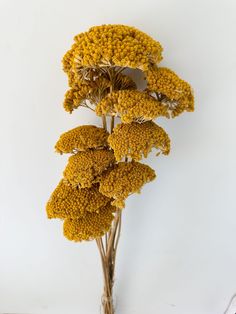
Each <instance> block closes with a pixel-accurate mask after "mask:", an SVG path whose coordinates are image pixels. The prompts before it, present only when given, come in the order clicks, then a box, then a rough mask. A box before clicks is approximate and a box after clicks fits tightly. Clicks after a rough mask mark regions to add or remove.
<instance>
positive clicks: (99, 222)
mask: <svg viewBox="0 0 236 314" xmlns="http://www.w3.org/2000/svg"><path fill="white" fill-rule="evenodd" d="M115 211H116V207H114V206H112V205H111V204H110V203H108V204H107V205H105V206H104V207H102V208H101V209H100V210H99V212H98V213H96V212H94V213H86V215H84V216H83V217H82V218H75V219H72V218H67V219H65V221H64V226H63V227H64V236H65V237H66V238H67V239H68V240H71V241H76V242H80V241H90V240H94V239H96V238H99V237H102V236H103V235H104V234H105V233H106V232H107V231H109V229H110V228H111V223H112V221H113V219H114V212H115Z"/></svg>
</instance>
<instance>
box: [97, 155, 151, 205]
mask: <svg viewBox="0 0 236 314" xmlns="http://www.w3.org/2000/svg"><path fill="white" fill-rule="evenodd" d="M155 177H156V175H155V171H154V170H153V169H152V168H150V167H149V166H147V165H144V164H141V163H139V162H136V161H132V162H127V163H126V162H120V163H118V164H117V165H115V166H114V168H113V169H110V170H107V171H106V172H104V173H103V175H102V178H101V181H100V187H99V191H100V192H101V193H102V194H104V195H106V196H107V197H110V198H114V201H113V202H112V203H111V204H112V205H114V206H117V207H118V208H123V207H124V206H125V203H124V200H125V199H126V198H127V197H128V196H129V195H130V194H132V193H139V192H140V190H141V188H142V186H143V185H144V184H145V183H148V182H150V181H152V180H154V179H155Z"/></svg>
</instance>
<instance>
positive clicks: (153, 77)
mask: <svg viewBox="0 0 236 314" xmlns="http://www.w3.org/2000/svg"><path fill="white" fill-rule="evenodd" d="M146 78H147V87H148V89H149V90H150V91H151V92H156V93H157V94H158V96H159V97H160V99H161V102H162V103H163V105H165V106H166V108H168V111H169V113H170V116H171V117H176V116H178V115H179V114H181V113H182V112H183V111H193V110H194V96H193V92H192V88H191V86H190V85H189V84H188V83H187V82H185V81H184V80H182V79H181V78H179V77H178V75H177V74H176V73H175V72H173V71H172V70H170V69H168V68H161V67H156V66H155V67H154V66H153V67H150V68H149V70H148V71H147V72H146Z"/></svg>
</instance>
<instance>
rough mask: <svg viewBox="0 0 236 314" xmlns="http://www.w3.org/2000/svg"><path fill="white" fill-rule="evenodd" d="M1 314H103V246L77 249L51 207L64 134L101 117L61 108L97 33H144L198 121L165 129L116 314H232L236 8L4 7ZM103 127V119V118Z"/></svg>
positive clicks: (123, 256) (122, 0)
mask: <svg viewBox="0 0 236 314" xmlns="http://www.w3.org/2000/svg"><path fill="white" fill-rule="evenodd" d="M0 3H1V4H0V12H1V13H0V14H1V16H0V30H1V36H0V45H1V49H0V54H1V56H0V62H1V66H0V71H1V78H0V79H1V85H0V86H1V122H0V128H1V130H0V149H1V163H0V174H1V182H0V186H1V197H0V211H1V212H0V213H1V217H0V313H28V314H29V313H30V314H66V313H68V314H76V313H81V314H96V313H99V303H100V294H101V290H102V276H101V268H100V261H99V256H98V252H97V249H96V246H95V243H94V242H89V243H83V244H74V243H72V242H69V241H67V240H66V239H65V238H64V237H63V235H62V228H61V227H62V223H61V222H60V221H56V220H53V221H49V220H47V218H46V214H45V203H46V201H47V199H48V197H49V195H50V193H51V191H52V190H53V189H54V187H55V185H56V184H57V182H58V180H59V179H60V176H61V172H62V170H63V168H64V166H65V163H66V158H67V156H63V157H61V156H60V155H56V154H54V148H53V147H54V143H55V141H56V140H57V138H58V136H59V135H60V134H61V133H62V132H64V131H66V130H68V129H70V128H72V127H75V126H77V125H78V124H88V123H94V122H98V120H97V119H96V118H95V117H94V116H93V115H92V114H90V113H87V112H86V111H84V110H78V111H77V112H75V113H74V114H73V115H69V114H67V113H66V112H64V110H63V108H62V100H63V95H64V93H65V91H66V89H67V82H66V76H65V74H64V73H63V71H62V70H61V64H60V60H61V58H62V56H63V54H64V53H65V51H66V50H67V49H68V48H69V47H70V45H71V44H72V39H73V36H74V35H75V34H77V33H80V32H83V31H86V30H87V29H88V28H89V27H90V26H92V25H99V24H104V23H120V24H128V25H133V26H136V27H137V28H140V29H141V30H143V31H145V32H147V33H149V34H150V35H152V36H153V37H154V38H156V39H157V40H159V41H160V42H161V43H162V45H163V46H164V61H163V62H162V65H166V66H169V67H171V68H172V69H173V70H175V71H176V72H177V73H178V74H179V75H181V76H182V77H183V78H184V79H186V80H188V81H189V82H190V83H191V84H192V86H193V87H194V89H195V95H196V111H195V113H193V114H192V113H189V114H183V115H182V116H181V117H179V118H177V119H175V120H169V121H164V120H161V121H160V124H161V125H162V126H164V127H165V128H166V130H167V131H168V133H169V135H170V137H171V139H172V151H171V155H170V156H169V157H160V158H154V156H151V158H149V160H148V162H149V164H150V165H151V166H152V167H153V168H154V169H155V170H156V171H157V173H158V179H157V180H156V181H155V182H154V183H151V184H149V185H147V186H146V187H145V188H144V189H143V191H142V194H141V195H139V196H138V195H135V196H132V197H130V199H129V200H128V201H127V207H126V209H125V211H124V219H123V222H124V223H123V231H122V237H121V243H120V247H119V253H118V262H117V267H118V268H117V279H116V288H115V294H116V296H117V302H118V305H117V314H118V313H120V314H121V313H122V314H130V313H135V314H143V313H148V314H149V313H150V314H154V313H161V314H189V313H191V314H211V313H212V314H217V313H223V312H224V309H225V307H226V305H227V303H228V301H229V299H230V297H231V295H232V294H233V293H234V292H236V245H235V239H236V206H235V177H236V165H235V160H236V158H235V157H236V147H235V146H236V145H235V134H236V123H235V115H236V109H235V108H236V105H235V99H234V98H235V91H234V90H235V83H236V79H235V77H236V61H235V60H236V58H235V56H236V44H235V38H236V23H235V10H236V2H235V1H233V0H232V1H230V0H224V1H223V0H222V1H217V0H214V1H213V0H212V1H211V0H196V1H190V0H179V1H174V0H158V1H155V0H141V1H139V0H136V1H134V0H129V1H128V0H119V1H111V0H100V1H80V0H76V1H75V0H67V1H66V0H57V1H56V0H54V1H52V0H51V1H46V0H41V1H40V0H38V1H32V0H31V1H30V0H22V1H16V0H15V1H14V0H1V1H0ZM99 123H100V122H99Z"/></svg>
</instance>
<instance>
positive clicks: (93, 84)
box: [63, 73, 136, 113]
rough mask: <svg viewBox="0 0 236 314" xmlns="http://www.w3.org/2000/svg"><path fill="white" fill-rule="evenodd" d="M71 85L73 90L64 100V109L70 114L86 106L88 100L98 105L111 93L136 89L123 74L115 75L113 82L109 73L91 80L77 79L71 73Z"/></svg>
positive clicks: (70, 90)
mask: <svg viewBox="0 0 236 314" xmlns="http://www.w3.org/2000/svg"><path fill="white" fill-rule="evenodd" d="M68 76H69V85H70V86H71V88H70V89H69V90H68V91H67V92H66V94H65V98H64V103H63V105H64V108H65V110H66V111H68V112H70V113H71V112H72V111H73V110H74V109H76V108H78V107H79V106H81V105H82V106H83V105H85V104H86V100H88V101H89V102H90V103H92V104H94V105H96V104H97V103H98V102H99V101H100V100H101V99H102V98H104V97H105V96H106V95H107V94H108V93H109V92H110V88H112V89H113V90H122V89H131V90H132V89H135V88H136V84H135V82H134V81H133V80H132V79H131V78H130V77H129V76H127V75H124V74H122V73H118V74H116V73H114V77H113V78H112V81H111V80H110V78H109V76H108V74H107V73H105V74H102V75H99V76H98V77H96V78H92V79H91V80H89V79H87V80H85V79H83V78H77V77H74V75H72V73H70V74H69V75H68Z"/></svg>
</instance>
